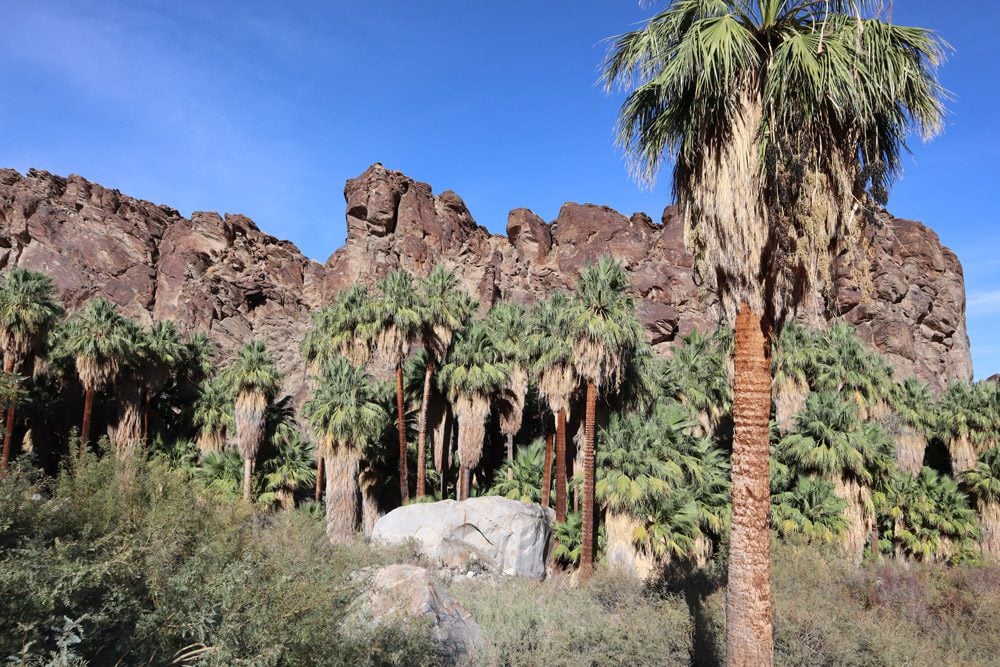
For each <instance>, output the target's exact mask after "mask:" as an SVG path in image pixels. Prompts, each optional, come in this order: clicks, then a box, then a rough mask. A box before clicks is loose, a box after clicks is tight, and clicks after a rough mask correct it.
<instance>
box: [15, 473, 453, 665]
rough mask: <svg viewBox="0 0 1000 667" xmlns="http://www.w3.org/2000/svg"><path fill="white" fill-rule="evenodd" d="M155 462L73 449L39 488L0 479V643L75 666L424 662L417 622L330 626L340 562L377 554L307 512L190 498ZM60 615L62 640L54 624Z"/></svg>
mask: <svg viewBox="0 0 1000 667" xmlns="http://www.w3.org/2000/svg"><path fill="white" fill-rule="evenodd" d="M197 488H198V485H194V484H192V483H191V482H190V480H189V479H188V478H187V476H186V475H185V474H184V473H183V472H181V471H177V470H171V469H169V468H168V467H167V466H166V465H165V464H163V463H157V462H153V463H149V464H144V465H140V466H139V467H138V469H137V470H135V471H134V472H131V473H130V474H124V473H123V471H122V470H121V469H120V468H119V467H118V466H117V464H116V463H115V462H114V461H113V460H112V459H111V457H108V458H106V459H104V460H95V459H93V458H90V457H88V458H87V459H86V460H85V461H84V462H82V463H80V464H79V465H77V466H76V467H75V468H74V469H72V470H68V471H66V472H64V473H63V474H62V475H61V476H60V477H59V479H58V480H57V481H55V482H54V483H51V484H49V485H48V486H46V485H45V484H41V483H38V482H37V481H34V480H32V479H31V478H30V475H28V474H26V473H25V472H24V471H12V474H11V475H10V476H9V477H8V478H7V479H5V480H2V481H0V573H2V574H0V618H4V619H15V622H11V623H7V622H5V623H4V624H3V625H2V627H0V657H4V658H6V657H7V656H13V657H16V658H17V660H18V661H21V660H23V661H24V662H25V664H33V663H38V664H41V663H43V662H48V661H49V660H50V659H51V657H52V656H53V655H59V653H60V651H63V652H67V651H68V653H67V655H70V657H72V656H79V657H82V658H83V659H85V660H87V661H89V662H90V663H91V664H116V663H119V662H120V663H121V664H149V663H153V664H164V663H169V662H171V661H172V660H174V659H175V657H176V658H180V657H183V658H185V662H184V664H206V665H209V664H210V665H251V664H252V665H306V664H308V665H313V664H323V665H382V664H407V665H411V664H434V663H435V662H436V655H435V653H434V648H433V645H432V644H431V642H430V640H429V637H428V636H427V634H426V632H424V631H423V629H421V631H420V632H414V631H412V630H411V629H406V630H404V629H402V628H395V627H387V628H377V629H373V630H371V631H369V632H365V633H363V634H350V635H348V634H346V633H345V632H344V631H343V630H342V629H341V628H340V627H339V622H340V619H341V618H342V617H343V616H344V613H345V610H346V608H347V606H348V605H349V604H350V603H351V601H352V599H353V597H354V595H355V593H356V591H354V589H353V588H352V587H351V585H350V584H349V582H348V580H347V578H346V575H347V574H348V573H349V572H351V571H352V570H355V569H357V568H359V567H363V566H366V565H370V564H374V563H377V562H379V561H380V558H381V557H380V556H379V555H378V554H375V553H373V552H372V551H371V550H369V549H368V548H367V547H365V546H363V545H356V546H351V547H347V548H334V547H331V546H330V545H329V543H328V542H327V541H326V538H325V536H324V532H323V527H322V525H321V523H320V522H318V521H317V520H316V519H315V518H314V517H312V516H310V514H309V513H307V512H300V511H294V512H282V513H254V512H253V510H252V509H251V508H247V507H245V506H243V505H242V504H241V503H239V502H224V501H221V500H220V499H219V498H217V497H211V498H210V497H205V496H202V495H199V493H198V492H197V491H196V489H197ZM69 622H72V623H75V626H74V628H73V633H72V636H73V638H74V639H78V640H79V641H74V642H73V643H72V645H71V646H69V647H68V648H66V647H65V646H64V645H65V643H66V639H67V636H68V634H67V632H66V631H64V628H65V627H66V624H67V623H69Z"/></svg>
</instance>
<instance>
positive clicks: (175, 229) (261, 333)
mask: <svg viewBox="0 0 1000 667" xmlns="http://www.w3.org/2000/svg"><path fill="white" fill-rule="evenodd" d="M344 197H345V200H346V203H347V241H346V243H345V245H344V246H343V247H342V248H340V249H339V250H337V251H336V252H335V253H333V255H331V257H330V258H329V259H328V260H327V262H326V264H325V265H320V264H317V263H316V262H313V261H311V260H309V259H307V258H306V257H304V256H303V255H302V254H301V253H300V252H299V251H298V250H297V249H296V248H295V246H293V245H292V244H291V243H289V242H287V241H279V240H277V239H275V238H274V237H272V236H269V235H267V234H264V233H262V232H261V231H260V230H259V229H258V228H257V226H256V225H255V224H254V223H253V222H252V221H251V220H249V219H248V218H245V217H243V216H240V215H226V216H219V215H218V214H215V213H195V214H193V215H192V216H191V218H190V219H187V218H184V217H182V216H180V215H179V214H178V212H177V211H175V210H173V209H170V208H168V207H164V206H155V205H153V204H150V203H148V202H143V201H138V200H135V199H132V198H129V197H126V196H124V195H122V194H121V193H119V192H118V191H115V190H108V189H105V188H103V187H101V186H99V185H96V184H93V183H90V182H88V181H86V180H84V179H83V178H80V177H79V176H70V177H68V178H60V177H57V176H53V175H51V174H48V173H45V172H39V171H34V170H32V171H29V172H28V174H27V176H21V175H20V174H18V173H17V172H15V171H12V170H0V269H2V268H6V267H11V266H22V267H26V268H31V269H35V270H39V271H44V272H46V273H48V274H49V275H51V276H52V277H53V279H54V280H55V282H56V285H57V286H58V288H59V290H60V293H61V296H62V298H63V300H64V302H65V303H66V305H67V306H68V307H69V308H73V307H75V306H78V305H79V304H80V303H82V302H83V301H85V300H86V299H88V298H90V297H91V296H94V295H101V296H104V297H105V298H108V299H109V300H111V301H114V302H116V303H118V304H120V305H121V306H122V308H123V311H124V312H125V313H126V314H128V315H129V316H131V317H134V318H136V319H138V320H140V321H143V322H149V321H150V320H153V319H165V318H169V319H173V320H175V321H177V322H178V324H179V325H180V326H181V327H182V328H185V329H188V330H195V329H197V330H202V331H206V332H208V333H209V334H210V335H211V336H212V337H213V338H214V339H215V340H216V341H217V342H218V343H219V344H220V346H221V347H222V349H223V351H224V353H226V354H228V353H230V352H231V351H232V350H233V349H235V348H236V347H237V346H238V345H240V344H242V343H244V342H246V341H248V340H250V339H252V338H262V339H264V340H265V341H266V343H267V345H268V347H269V348H270V349H272V350H274V352H275V353H276V354H277V356H278V358H279V362H280V365H281V368H282V370H283V371H284V372H285V373H286V386H285V389H286V391H288V392H289V393H292V394H294V395H297V396H298V397H301V396H302V395H303V379H304V375H303V371H302V364H301V361H300V358H299V341H301V339H302V336H303V334H304V333H305V331H306V329H307V328H308V325H309V312H310V311H311V310H312V309H314V308H316V307H318V306H320V305H322V304H323V303H325V302H326V301H328V300H329V299H330V298H331V296H332V295H333V294H334V293H335V292H336V290H339V289H342V288H344V287H347V286H348V285H350V284H352V283H353V282H356V281H359V282H364V283H369V284H371V283H374V282H375V281H377V280H378V279H380V278H381V277H383V276H384V275H385V274H386V273H388V272H389V271H391V270H393V269H395V268H397V267H402V268H405V269H407V270H409V271H412V272H414V273H415V274H418V275H426V274H427V273H428V272H429V271H430V270H431V269H432V268H433V267H434V265H435V264H438V263H441V264H444V265H445V266H447V267H449V268H451V269H453V270H454V271H455V272H456V274H457V275H458V276H459V279H460V281H461V282H462V284H463V286H464V287H465V289H467V290H468V291H469V293H470V294H473V295H475V296H476V297H477V298H478V299H479V300H480V302H481V303H482V304H483V306H484V308H487V307H489V306H490V305H491V304H492V303H494V302H495V301H496V300H498V299H510V300H513V301H516V302H519V303H531V302H533V301H535V300H537V299H539V298H542V297H544V296H545V295H547V294H548V293H550V292H551V291H552V290H554V289H561V288H569V287H571V286H572V284H573V282H574V281H575V279H576V277H577V275H578V273H579V271H580V269H581V268H582V267H583V266H585V265H586V264H587V263H589V262H593V261H595V260H596V259H597V258H598V257H600V256H601V255H602V254H606V253H610V254H612V255H613V256H615V257H616V258H618V259H619V260H621V261H622V262H624V264H625V266H626V267H627V268H628V269H629V271H630V272H631V274H632V280H633V284H634V286H635V290H636V295H637V296H638V297H639V314H640V317H641V318H642V320H643V323H644V324H645V327H646V330H647V332H648V334H649V337H650V340H651V341H652V342H653V343H655V344H658V345H662V344H669V343H670V342H671V341H673V340H675V339H676V338H677V337H678V336H680V335H683V334H686V333H688V332H690V331H692V330H694V329H702V330H707V329H711V328H714V327H715V326H716V325H717V321H718V315H717V309H716V307H715V300H714V298H713V296H712V295H711V294H708V293H706V292H704V290H702V289H701V288H699V287H698V285H697V284H696V282H695V277H694V275H693V272H692V261H691V257H690V256H689V255H688V254H687V252H686V251H685V250H684V244H683V230H682V228H681V227H682V225H681V223H680V220H679V219H678V218H677V217H676V215H675V213H674V211H673V209H672V208H667V210H666V211H665V212H664V214H663V217H662V219H661V221H660V222H659V223H654V222H653V221H652V220H651V219H650V218H649V217H648V216H646V215H645V214H641V213H637V214H634V215H632V216H631V217H629V218H627V217H625V216H622V215H620V214H619V213H617V212H615V211H613V210H611V209H609V208H606V207H601V206H593V205H586V204H583V205H582V204H565V205H564V206H563V207H562V209H561V210H560V212H559V216H558V217H557V218H556V220H555V221H553V222H552V223H551V224H546V223H545V222H544V221H543V220H541V218H539V217H538V216H537V215H535V214H534V213H532V212H531V211H528V210H527V209H515V210H513V211H512V212H511V214H510V217H509V219H508V225H507V230H508V236H507V237H504V236H496V235H491V234H490V233H489V232H488V231H487V230H486V229H484V228H483V227H480V226H479V225H477V224H476V222H475V220H474V219H473V218H472V215H471V214H470V213H469V210H468V208H467V207H466V205H465V203H464V202H463V201H462V199H461V197H459V196H458V195H457V194H455V193H453V192H443V193H441V194H439V195H434V194H433V192H432V190H431V187H430V186H429V185H427V184H425V183H420V182H417V181H414V180H413V179H411V178H409V177H407V176H405V175H403V174H401V173H399V172H394V171H389V170H387V169H385V168H384V167H382V165H379V164H376V165H373V166H371V167H370V168H368V169H367V170H366V171H365V172H364V173H363V174H361V175H360V176H359V177H357V178H354V179H351V180H349V181H348V182H347V186H346V187H345V189H344ZM883 222H884V224H882V225H881V226H879V227H878V228H877V229H874V230H873V231H872V232H871V234H870V235H869V239H868V246H869V252H868V253H867V254H866V255H865V257H864V258H863V259H862V260H857V259H855V260H853V261H848V259H847V258H846V257H845V258H842V259H841V261H839V262H838V263H837V266H836V267H835V270H834V274H833V276H832V277H831V281H832V285H831V287H830V290H829V294H828V295H827V296H825V297H823V296H821V295H820V294H819V293H818V292H817V293H816V294H814V295H811V298H810V299H808V303H809V306H808V307H807V308H805V309H804V311H803V313H802V314H801V317H802V318H803V319H805V320H807V321H810V322H813V323H819V322H821V321H824V320H828V319H831V318H833V317H843V318H844V319H845V320H847V321H848V322H850V323H852V324H854V325H855V326H856V327H858V330H859V331H860V332H861V335H862V336H863V337H864V338H865V339H866V340H868V341H869V342H870V343H871V344H873V345H874V346H875V347H877V348H878V349H880V350H882V351H883V352H885V353H886V354H887V355H889V358H890V359H892V360H893V362H894V363H895V364H896V366H897V368H898V369H899V371H900V374H901V375H902V376H904V377H905V376H911V375H916V376H918V377H921V378H923V379H925V380H928V381H930V382H931V383H932V384H933V385H935V386H941V385H943V384H944V383H946V382H947V381H949V380H952V379H962V380H968V379H970V378H971V376H972V364H971V360H970V356H969V343H968V337H967V335H966V331H965V289H964V283H963V277H962V268H961V265H960V264H959V262H958V259H957V258H956V257H955V255H954V253H952V252H951V251H950V250H948V249H947V248H944V247H942V246H941V244H940V242H939V241H938V238H937V236H936V235H935V234H934V233H933V232H932V231H930V230H929V229H927V228H926V227H924V226H923V225H921V224H919V223H916V222H910V221H905V220H897V219H894V218H891V217H890V216H888V215H886V216H885V217H884V220H883Z"/></svg>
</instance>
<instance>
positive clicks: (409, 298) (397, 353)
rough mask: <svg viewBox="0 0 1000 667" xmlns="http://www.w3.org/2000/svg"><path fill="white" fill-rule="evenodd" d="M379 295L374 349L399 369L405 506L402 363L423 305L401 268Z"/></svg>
mask: <svg viewBox="0 0 1000 667" xmlns="http://www.w3.org/2000/svg"><path fill="white" fill-rule="evenodd" d="M378 288H379V293H380V296H379V298H378V300H377V301H376V302H375V303H374V306H373V308H374V309H373V314H374V317H373V322H374V323H375V327H376V331H377V334H376V339H375V349H376V351H377V352H378V355H379V356H380V357H381V358H382V360H383V361H384V362H385V363H387V364H389V365H390V366H392V367H393V368H395V370H396V430H397V433H398V435H399V494H400V497H401V499H402V502H403V504H404V505H405V504H406V503H407V502H408V501H409V499H410V482H409V471H408V469H407V467H408V466H407V459H408V453H407V446H406V405H405V399H404V394H403V362H404V361H406V356H407V355H408V354H409V352H410V345H411V344H412V343H413V341H414V340H416V338H417V337H418V336H419V335H420V329H421V324H422V323H423V322H424V319H425V316H424V313H423V304H421V303H419V301H418V299H417V297H418V293H417V285H416V284H415V282H414V280H413V276H411V275H410V274H409V273H407V272H406V271H403V270H402V269H400V270H397V271H393V272H392V273H390V274H389V275H387V276H386V277H385V278H383V279H382V281H381V282H380V283H379V286H378Z"/></svg>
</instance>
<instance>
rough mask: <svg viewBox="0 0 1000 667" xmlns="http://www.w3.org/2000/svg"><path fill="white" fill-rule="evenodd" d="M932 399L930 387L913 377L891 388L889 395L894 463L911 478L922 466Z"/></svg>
mask: <svg viewBox="0 0 1000 667" xmlns="http://www.w3.org/2000/svg"><path fill="white" fill-rule="evenodd" d="M933 402H934V398H933V396H932V394H931V389H930V386H929V385H928V384H927V383H926V382H921V381H919V380H917V379H915V378H907V379H906V380H904V381H903V383H902V384H897V385H895V391H894V392H893V396H892V406H893V409H894V412H895V414H894V419H893V420H892V422H891V423H892V424H893V426H894V432H893V438H894V440H895V441H896V461H897V462H898V463H899V467H900V469H902V470H903V471H905V472H908V473H910V474H911V475H917V474H919V473H920V470H921V468H923V465H924V452H925V450H926V449H927V438H928V435H929V434H930V433H932V432H933V430H934V411H933V409H932V406H933Z"/></svg>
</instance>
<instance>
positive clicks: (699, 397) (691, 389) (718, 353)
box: [667, 330, 731, 435]
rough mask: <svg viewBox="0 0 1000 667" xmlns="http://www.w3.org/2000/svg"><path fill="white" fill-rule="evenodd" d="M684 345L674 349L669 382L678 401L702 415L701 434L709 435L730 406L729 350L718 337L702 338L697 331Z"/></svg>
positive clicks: (683, 341) (668, 370)
mask: <svg viewBox="0 0 1000 667" xmlns="http://www.w3.org/2000/svg"><path fill="white" fill-rule="evenodd" d="M681 343H682V344H680V345H677V346H675V347H674V348H673V356H672V357H671V359H670V362H669V364H668V366H667V375H668V382H669V383H670V384H672V385H673V388H674V392H673V393H674V394H675V396H676V397H677V399H678V400H679V401H681V402H682V403H684V404H685V405H689V406H691V408H692V409H693V410H694V411H695V413H696V414H698V415H699V422H700V423H701V426H702V430H703V431H704V433H705V435H709V434H711V433H713V432H714V431H715V429H716V428H717V427H718V424H719V419H720V417H721V416H722V415H723V414H725V413H727V412H728V411H729V407H730V403H731V396H730V389H729V376H728V373H727V371H726V357H727V356H728V352H729V350H728V348H726V349H723V348H722V346H721V345H720V344H719V343H720V341H719V340H717V337H715V336H712V337H708V336H703V335H702V334H701V333H699V332H698V331H697V330H695V331H692V332H691V333H690V334H688V335H687V336H684V337H683V338H682V339H681Z"/></svg>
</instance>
